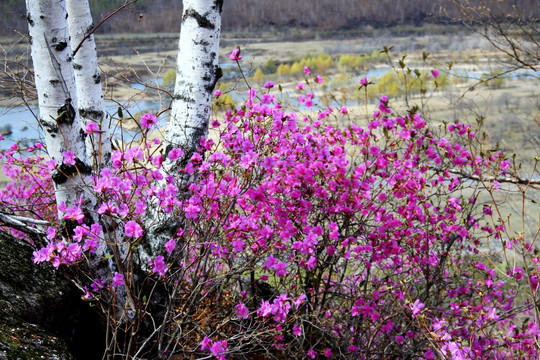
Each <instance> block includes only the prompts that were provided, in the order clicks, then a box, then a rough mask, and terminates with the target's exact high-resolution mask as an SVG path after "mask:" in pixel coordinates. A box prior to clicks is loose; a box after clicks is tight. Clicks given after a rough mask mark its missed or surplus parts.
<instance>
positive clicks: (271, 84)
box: [264, 81, 274, 89]
mask: <svg viewBox="0 0 540 360" xmlns="http://www.w3.org/2000/svg"><path fill="white" fill-rule="evenodd" d="M273 87H274V83H273V82H272V81H269V82H267V83H266V84H264V88H265V89H271V88H273Z"/></svg>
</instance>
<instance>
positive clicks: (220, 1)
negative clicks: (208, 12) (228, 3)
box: [214, 0, 223, 14]
mask: <svg viewBox="0 0 540 360" xmlns="http://www.w3.org/2000/svg"><path fill="white" fill-rule="evenodd" d="M214 6H216V7H217V8H218V11H219V13H220V14H221V11H222V10H223V0H216V1H214Z"/></svg>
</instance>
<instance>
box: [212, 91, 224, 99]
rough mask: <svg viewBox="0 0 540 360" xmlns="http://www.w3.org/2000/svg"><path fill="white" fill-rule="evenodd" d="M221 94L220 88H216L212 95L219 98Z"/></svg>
mask: <svg viewBox="0 0 540 360" xmlns="http://www.w3.org/2000/svg"><path fill="white" fill-rule="evenodd" d="M221 95H223V93H222V92H221V90H219V89H218V90H216V91H214V96H215V97H217V98H219V97H220V96H221Z"/></svg>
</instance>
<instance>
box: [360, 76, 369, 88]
mask: <svg viewBox="0 0 540 360" xmlns="http://www.w3.org/2000/svg"><path fill="white" fill-rule="evenodd" d="M360 85H362V86H367V85H368V81H367V77H365V76H364V77H363V78H361V79H360Z"/></svg>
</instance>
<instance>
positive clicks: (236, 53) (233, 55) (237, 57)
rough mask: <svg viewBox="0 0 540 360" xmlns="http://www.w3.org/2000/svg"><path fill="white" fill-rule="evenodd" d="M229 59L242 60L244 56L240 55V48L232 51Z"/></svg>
mask: <svg viewBox="0 0 540 360" xmlns="http://www.w3.org/2000/svg"><path fill="white" fill-rule="evenodd" d="M229 59H231V60H235V61H238V60H242V57H241V56H240V49H234V50H233V51H232V53H231V54H230V55H229Z"/></svg>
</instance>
